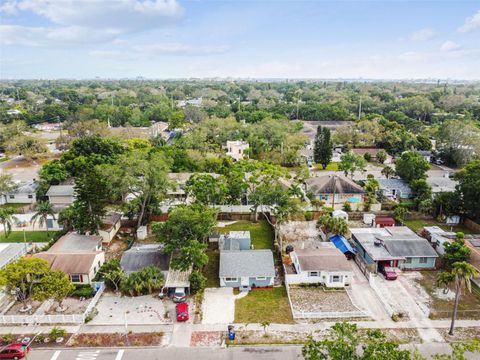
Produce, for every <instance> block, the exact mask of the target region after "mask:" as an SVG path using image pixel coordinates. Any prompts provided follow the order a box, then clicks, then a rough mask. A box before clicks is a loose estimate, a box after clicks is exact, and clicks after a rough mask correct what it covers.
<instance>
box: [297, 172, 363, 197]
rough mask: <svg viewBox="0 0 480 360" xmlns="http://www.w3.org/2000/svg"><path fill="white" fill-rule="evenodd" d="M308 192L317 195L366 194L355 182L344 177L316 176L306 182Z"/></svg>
mask: <svg viewBox="0 0 480 360" xmlns="http://www.w3.org/2000/svg"><path fill="white" fill-rule="evenodd" d="M305 184H306V185H307V190H309V191H312V192H313V193H314V194H315V195H317V194H333V193H334V192H335V193H336V194H365V190H363V188H362V187H361V186H360V185H357V184H356V183H355V182H354V181H352V180H350V179H348V178H346V177H343V176H330V175H326V176H315V177H311V178H309V179H307V180H305Z"/></svg>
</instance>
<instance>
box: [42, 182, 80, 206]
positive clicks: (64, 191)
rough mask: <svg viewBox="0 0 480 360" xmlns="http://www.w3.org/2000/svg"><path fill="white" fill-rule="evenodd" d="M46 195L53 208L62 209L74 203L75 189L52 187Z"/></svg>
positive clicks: (60, 186) (70, 186)
mask: <svg viewBox="0 0 480 360" xmlns="http://www.w3.org/2000/svg"><path fill="white" fill-rule="evenodd" d="M46 195H47V198H48V201H50V203H51V204H52V205H53V206H54V207H55V208H58V209H63V208H66V207H68V206H70V205H71V204H73V202H74V201H75V188H74V186H73V185H52V186H50V188H49V189H48V191H47V194H46Z"/></svg>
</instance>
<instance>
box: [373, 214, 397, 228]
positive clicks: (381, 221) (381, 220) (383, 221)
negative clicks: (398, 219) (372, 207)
mask: <svg viewBox="0 0 480 360" xmlns="http://www.w3.org/2000/svg"><path fill="white" fill-rule="evenodd" d="M375 224H377V225H390V226H394V225H395V219H394V218H392V217H390V216H375Z"/></svg>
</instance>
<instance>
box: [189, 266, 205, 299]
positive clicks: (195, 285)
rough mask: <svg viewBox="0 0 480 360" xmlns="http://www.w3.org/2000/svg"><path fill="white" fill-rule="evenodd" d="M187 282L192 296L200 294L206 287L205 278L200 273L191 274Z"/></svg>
mask: <svg viewBox="0 0 480 360" xmlns="http://www.w3.org/2000/svg"><path fill="white" fill-rule="evenodd" d="M189 280H190V290H191V292H192V294H196V293H198V292H202V291H203V290H204V289H205V286H206V285H207V278H206V277H205V276H204V275H203V274H202V273H201V272H200V271H194V272H192V274H191V275H190V279H189Z"/></svg>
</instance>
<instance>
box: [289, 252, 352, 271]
mask: <svg viewBox="0 0 480 360" xmlns="http://www.w3.org/2000/svg"><path fill="white" fill-rule="evenodd" d="M294 253H295V254H296V255H297V258H298V262H299V263H300V268H301V270H302V271H352V267H351V265H350V263H349V262H348V260H347V258H346V257H345V255H343V253H342V252H341V251H340V250H339V249H337V248H319V249H308V250H307V249H301V250H295V251H294Z"/></svg>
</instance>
